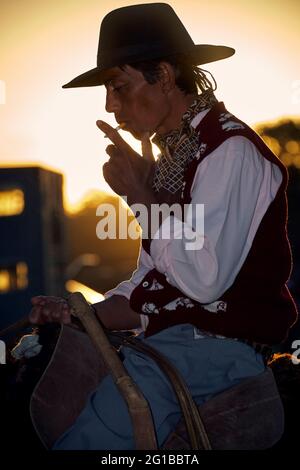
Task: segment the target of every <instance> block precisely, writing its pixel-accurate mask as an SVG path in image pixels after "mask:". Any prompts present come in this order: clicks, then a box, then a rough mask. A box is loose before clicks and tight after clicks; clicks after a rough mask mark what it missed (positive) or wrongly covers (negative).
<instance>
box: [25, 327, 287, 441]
mask: <svg viewBox="0 0 300 470" xmlns="http://www.w3.org/2000/svg"><path fill="white" fill-rule="evenodd" d="M107 373H108V370H107V368H106V366H105V364H104V361H103V359H102V358H101V356H100V355H99V353H98V352H97V351H96V349H95V347H94V345H93V344H92V342H91V340H90V338H89V336H88V335H87V334H86V333H85V332H83V331H80V330H77V329H74V328H70V327H68V326H62V327H61V330H60V334H59V337H58V340H57V343H56V347H55V350H54V352H53V355H52V357H51V359H50V362H49V363H48V366H47V368H46V369H45V371H44V373H43V375H42V377H41V378H40V380H39V382H38V383H37V385H36V387H35V388H34V391H33V393H32V396H31V400H30V415H31V420H32V424H33V426H34V428H35V431H36V433H37V435H38V436H39V438H40V440H41V441H42V442H43V444H44V445H45V447H46V448H48V449H50V448H52V446H53V444H54V442H55V441H56V440H57V439H58V438H59V437H60V436H61V435H62V434H63V432H64V431H65V430H67V429H68V428H69V427H70V426H71V425H72V424H73V423H74V421H75V420H76V418H77V416H78V415H79V414H80V412H81V410H82V409H83V407H84V405H85V403H86V400H87V398H88V396H89V394H90V393H91V392H92V391H93V390H94V389H95V388H96V387H97V386H98V384H99V382H100V381H101V380H102V379H103V378H104V377H105V376H106V374H107ZM198 409H199V412H200V416H201V418H202V421H203V423H204V426H205V430H206V433H207V436H208V438H209V441H210V445H211V448H212V449H216V450H256V449H268V448H270V447H272V446H273V445H275V444H276V442H278V441H279V440H280V438H281V437H282V435H283V431H284V411H283V406H282V402H281V398H280V395H279V392H278V389H277V386H276V382H275V379H274V376H273V373H272V371H271V369H269V368H266V370H265V371H264V372H263V373H262V374H260V375H258V376H256V377H254V378H250V379H248V380H245V381H244V382H242V383H241V384H239V385H236V386H234V387H232V388H231V389H228V390H226V391H225V392H222V393H220V394H218V395H216V396H215V397H213V398H211V399H210V400H209V401H207V402H206V403H204V404H203V405H201V406H200V407H198ZM99 439H100V436H99ZM190 448H191V447H190V443H189V438H188V433H187V431H186V426H185V422H184V420H181V421H180V422H179V423H178V425H177V427H176V429H175V430H174V431H173V432H172V433H171V435H170V436H169V437H168V438H167V440H166V441H165V443H164V444H163V446H162V449H165V450H183V449H190Z"/></svg>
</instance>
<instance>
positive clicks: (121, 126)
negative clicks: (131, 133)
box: [104, 122, 125, 138]
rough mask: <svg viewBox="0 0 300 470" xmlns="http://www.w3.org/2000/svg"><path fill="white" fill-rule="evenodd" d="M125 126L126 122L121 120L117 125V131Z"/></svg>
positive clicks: (106, 136)
mask: <svg viewBox="0 0 300 470" xmlns="http://www.w3.org/2000/svg"><path fill="white" fill-rule="evenodd" d="M124 127H125V122H121V124H119V125H118V126H117V127H115V131H119V130H120V129H123V128H124ZM104 137H105V138H108V135H105V136H104Z"/></svg>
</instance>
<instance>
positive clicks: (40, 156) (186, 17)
mask: <svg viewBox="0 0 300 470" xmlns="http://www.w3.org/2000/svg"><path fill="white" fill-rule="evenodd" d="M135 3H138V2H137V1H128V0H126V1H121V0H118V1H116V0H110V1H106V0H104V1H103V0H42V1H41V0H1V1H0V38H1V41H0V164H1V165H11V164H19V165H24V164H29V163H30V164H41V165H43V166H46V167H50V168H53V169H55V170H57V171H60V172H62V173H63V174H64V175H65V183H66V186H65V189H66V194H65V196H66V202H67V204H74V203H76V202H78V201H79V199H80V198H81V197H82V196H83V195H84V194H85V193H86V192H87V191H89V190H91V189H102V190H108V189H109V187H108V186H107V185H106V183H105V181H104V180H103V177H102V165H103V163H104V162H105V161H106V160H107V157H106V153H105V147H106V145H107V144H108V142H107V139H104V138H103V136H102V134H101V132H100V131H99V130H98V129H97V128H96V124H95V121H96V120H97V119H103V120H107V122H110V123H111V124H113V125H115V122H114V119H113V117H112V116H110V115H107V114H106V113H105V110H104V99H105V90H104V88H103V87H93V88H81V89H70V90H63V89H62V88H61V86H62V85H63V84H64V83H66V82H68V81H69V80H70V79H72V78H74V77H75V76H76V75H79V74H80V73H82V72H85V71H87V70H89V69H90V68H93V67H94V66H95V64H96V53H97V44H98V35H99V27H100V22H101V19H102V18H103V17H104V15H105V14H106V13H108V12H109V11H110V10H112V9H114V8H117V7H121V6H125V5H132V4H135ZM139 3H149V2H139ZM169 4H170V5H172V6H173V8H174V9H175V11H176V12H177V14H178V15H179V17H180V18H181V20H182V21H183V23H184V24H185V26H186V28H187V29H188V31H189V33H190V34H191V36H192V38H193V40H194V42H195V43H196V44H201V43H204V44H205V43H206V44H209V43H211V44H223V45H228V46H231V47H234V48H235V49H236V54H235V56H233V57H232V58H230V59H227V60H224V61H220V62H217V63H215V64H208V65H207V66H206V67H205V66H204V68H207V69H208V70H209V71H211V72H212V73H213V74H214V76H215V78H216V81H217V83H218V89H217V92H216V95H217V97H218V99H220V100H222V101H224V102H225V104H226V106H227V108H228V109H230V111H232V112H233V113H234V114H236V115H238V116H239V117H240V118H242V119H243V120H246V121H247V122H248V123H250V124H255V123H258V122H261V121H266V120H274V119H278V118H280V117H282V116H299V115H300V60H299V51H300V32H299V18H300V1H299V0H286V1H282V0H265V1H264V2H262V1H261V0H252V1H249V0H227V1H224V0H210V1H209V2H204V1H202V0H177V1H169ZM123 135H124V136H125V137H126V139H128V134H126V133H124V134H123ZM128 141H130V142H132V141H131V140H129V139H128Z"/></svg>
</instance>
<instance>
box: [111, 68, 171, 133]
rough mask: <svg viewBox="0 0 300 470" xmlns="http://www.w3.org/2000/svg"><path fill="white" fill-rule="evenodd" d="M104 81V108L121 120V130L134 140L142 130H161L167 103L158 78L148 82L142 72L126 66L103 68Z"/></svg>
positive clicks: (167, 106)
mask: <svg viewBox="0 0 300 470" xmlns="http://www.w3.org/2000/svg"><path fill="white" fill-rule="evenodd" d="M104 84H105V87H106V111H107V112H109V113H114V114H115V118H116V121H117V122H118V123H119V124H120V123H125V126H124V127H123V129H124V130H126V131H129V132H130V133H131V134H132V135H133V136H134V137H135V138H137V139H141V138H142V136H143V135H144V134H145V133H146V132H150V135H152V134H153V133H154V132H159V133H161V131H162V130H163V122H164V120H165V118H166V116H167V115H168V111H169V105H168V101H167V98H166V95H165V94H164V93H163V91H162V87H161V83H160V82H159V81H158V82H157V83H155V84H153V85H150V84H149V83H148V82H147V81H146V80H145V78H144V76H143V74H142V72H140V71H138V70H136V69H134V68H132V67H130V66H129V65H126V66H125V67H124V70H121V69H120V68H119V67H114V68H111V69H109V70H107V72H106V75H105V78H104Z"/></svg>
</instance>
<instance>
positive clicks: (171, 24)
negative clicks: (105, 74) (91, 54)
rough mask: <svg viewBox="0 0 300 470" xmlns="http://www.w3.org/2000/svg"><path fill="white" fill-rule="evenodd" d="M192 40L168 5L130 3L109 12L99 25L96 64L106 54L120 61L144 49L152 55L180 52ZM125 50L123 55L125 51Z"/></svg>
mask: <svg viewBox="0 0 300 470" xmlns="http://www.w3.org/2000/svg"><path fill="white" fill-rule="evenodd" d="M193 46H194V42H193V40H192V39H191V37H190V35H189V33H188V32H187V30H186V29H185V27H184V25H183V24H182V22H181V21H180V19H179V18H178V16H177V15H176V13H175V11H174V10H173V8H172V7H170V5H168V4H166V3H148V4H142V5H132V6H127V7H123V8H118V9H116V10H113V11H111V12H110V13H108V14H107V15H106V16H105V17H104V19H103V21H102V23H101V28H100V36H99V45H98V55H97V65H98V66H99V65H102V64H103V63H104V62H105V63H107V61H109V55H110V54H112V55H113V56H114V57H116V54H118V52H119V60H122V51H124V58H125V55H126V60H127V61H128V58H130V53H132V60H134V58H135V57H136V58H138V56H139V55H140V54H141V53H143V51H144V50H146V49H147V51H148V53H149V51H150V50H152V51H153V54H154V55H155V50H156V49H157V51H159V53H160V55H162V54H163V53H164V52H165V53H166V54H172V53H181V52H182V53H183V52H186V51H187V50H189V49H191V48H192V47H193ZM125 51H126V54H125Z"/></svg>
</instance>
